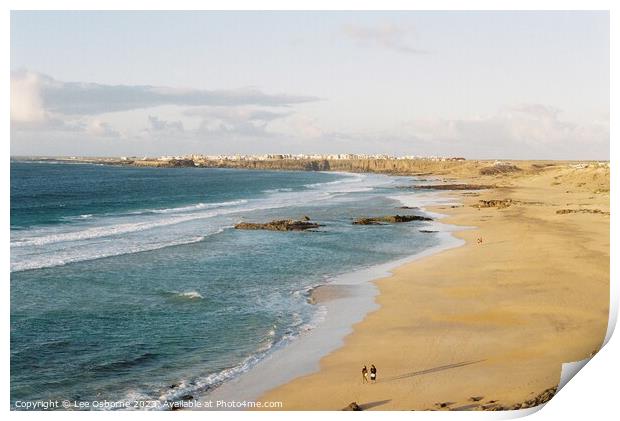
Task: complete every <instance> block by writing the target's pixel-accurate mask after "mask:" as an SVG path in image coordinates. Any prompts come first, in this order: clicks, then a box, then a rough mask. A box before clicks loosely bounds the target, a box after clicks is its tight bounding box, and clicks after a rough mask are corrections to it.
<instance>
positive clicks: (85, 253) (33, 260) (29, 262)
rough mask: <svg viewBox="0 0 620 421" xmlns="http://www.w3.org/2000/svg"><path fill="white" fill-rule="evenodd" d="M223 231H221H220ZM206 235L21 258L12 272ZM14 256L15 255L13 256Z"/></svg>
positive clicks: (158, 246)
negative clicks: (121, 247)
mask: <svg viewBox="0 0 620 421" xmlns="http://www.w3.org/2000/svg"><path fill="white" fill-rule="evenodd" d="M220 232H221V231H220ZM204 238H205V237H203V236H199V237H191V238H185V239H179V240H173V241H169V242H160V243H142V244H135V245H134V247H130V248H125V249H116V250H114V249H108V250H103V251H97V249H96V248H95V249H83V250H82V251H81V252H77V253H76V252H74V251H69V252H64V253H63V252H56V253H54V254H42V255H38V256H31V257H30V258H28V257H26V258H23V259H19V260H17V261H15V262H13V261H11V272H20V271H24V270H31V269H42V268H48V267H54V266H63V265H66V264H69V263H75V262H81V261H85V260H95V259H102V258H104V257H112V256H121V255H124V254H132V253H140V252H145V251H153V250H159V249H162V248H166V247H174V246H180V245H185V244H192V243H197V242H199V241H202V240H204ZM11 257H13V256H11Z"/></svg>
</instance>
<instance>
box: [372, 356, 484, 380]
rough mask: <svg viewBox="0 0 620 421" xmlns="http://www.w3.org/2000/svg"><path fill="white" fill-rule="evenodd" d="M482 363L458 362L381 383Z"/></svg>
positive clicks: (395, 377) (389, 378)
mask: <svg viewBox="0 0 620 421" xmlns="http://www.w3.org/2000/svg"><path fill="white" fill-rule="evenodd" d="M483 361H484V360H478V361H463V362H460V363H454V364H447V365H442V366H439V367H433V368H427V369H426V370H420V371H413V372H411V373H405V374H401V375H399V376H394V377H387V378H385V379H383V380H382V381H383V382H391V381H393V380H400V379H406V378H408V377H414V376H421V375H423V374H431V373H436V372H438V371H444V370H450V369H453V368H459V367H465V366H466V365H472V364H478V363H481V362H483Z"/></svg>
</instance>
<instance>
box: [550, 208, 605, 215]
mask: <svg viewBox="0 0 620 421" xmlns="http://www.w3.org/2000/svg"><path fill="white" fill-rule="evenodd" d="M555 213H557V214H558V215H564V214H567V213H600V214H601V215H609V212H605V211H602V210H600V209H559V210H557V211H555Z"/></svg>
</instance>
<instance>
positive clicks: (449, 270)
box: [261, 163, 609, 410]
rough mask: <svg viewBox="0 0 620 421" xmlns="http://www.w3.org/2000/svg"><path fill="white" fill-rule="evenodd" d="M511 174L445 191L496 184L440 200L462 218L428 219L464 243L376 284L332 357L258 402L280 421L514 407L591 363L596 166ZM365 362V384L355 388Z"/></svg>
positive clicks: (605, 292)
mask: <svg viewBox="0 0 620 421" xmlns="http://www.w3.org/2000/svg"><path fill="white" fill-rule="evenodd" d="M519 166H520V167H521V168H520V171H514V172H507V173H500V174H492V173H491V174H487V175H480V173H479V172H478V171H475V172H474V171H473V170H472V173H470V174H459V180H449V182H450V183H452V182H466V183H477V184H487V185H494V186H496V188H493V189H488V190H478V191H457V192H446V194H449V195H450V196H452V197H455V198H457V199H458V200H460V201H461V202H462V203H463V206H461V207H456V208H454V207H451V206H442V207H439V208H436V209H431V210H432V211H436V212H440V213H444V214H447V215H448V217H447V218H445V219H444V220H443V222H447V223H450V224H457V225H462V226H469V227H473V228H472V229H469V230H463V231H459V232H457V233H455V235H456V236H457V237H459V238H462V239H463V240H465V241H466V243H465V245H464V246H462V247H459V248H456V249H451V250H447V251H444V252H442V253H440V254H437V255H434V256H430V257H426V258H424V259H421V260H419V261H415V262H413V263H410V264H407V265H405V266H403V267H400V268H398V269H397V270H395V271H394V273H393V276H390V277H389V278H386V279H381V280H378V281H377V282H376V283H377V286H378V287H379V290H380V295H379V296H378V297H377V303H378V304H379V306H380V307H379V309H378V310H377V311H375V312H373V313H371V314H369V315H368V316H367V317H366V318H365V319H364V320H363V321H362V322H360V323H358V324H357V325H355V326H354V331H353V333H352V334H350V335H349V336H348V337H347V338H346V340H345V344H344V346H343V347H341V348H340V349H338V350H336V351H334V352H333V353H331V354H329V355H327V356H326V357H324V358H323V359H322V360H321V364H320V366H321V368H320V370H319V371H318V372H316V373H313V374H310V375H308V376H304V377H301V378H298V379H296V380H294V381H292V382H290V383H288V384H285V385H283V386H281V387H278V388H276V389H274V390H271V391H270V392H268V393H266V394H265V395H264V396H262V397H261V400H262V401H267V400H269V401H282V402H283V408H282V409H284V410H340V409H343V408H344V407H346V406H348V405H349V404H350V403H351V402H357V403H358V404H359V405H360V407H361V408H362V409H364V410H367V409H371V410H428V409H446V410H447V409H452V410H459V409H460V410H481V409H487V410H489V409H507V408H518V407H520V406H528V405H529V406H531V405H532V402H533V400H535V398H536V397H537V396H539V395H540V394H541V393H542V392H544V391H545V390H548V389H550V388H554V387H555V386H556V385H557V384H558V381H559V379H560V372H561V365H562V363H564V362H569V361H576V360H581V359H584V358H587V357H589V356H591V355H593V354H594V353H596V351H597V350H598V349H599V347H600V346H601V345H602V341H603V338H604V336H605V332H606V328H607V320H608V309H609V166H608V165H605V164H602V165H601V164H597V163H593V164H589V165H570V164H566V163H561V164H555V165H552V164H544V165H540V164H536V163H521V164H519ZM484 201H491V202H484ZM493 201H495V202H493ZM480 240H481V242H480ZM325 299H329V298H328V297H327V298H325ZM370 364H375V365H376V366H377V369H378V381H377V383H376V384H362V381H361V380H362V377H361V372H360V370H361V367H362V366H363V365H368V366H370ZM548 395H549V394H548ZM548 395H547V396H548ZM528 401H530V402H529V404H528V403H527V402H528Z"/></svg>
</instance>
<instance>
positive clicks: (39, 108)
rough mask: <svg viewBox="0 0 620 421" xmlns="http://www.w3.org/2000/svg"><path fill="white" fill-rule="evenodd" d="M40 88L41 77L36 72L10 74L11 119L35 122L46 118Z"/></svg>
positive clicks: (27, 122) (20, 121) (17, 121)
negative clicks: (14, 75)
mask: <svg viewBox="0 0 620 421" xmlns="http://www.w3.org/2000/svg"><path fill="white" fill-rule="evenodd" d="M40 90H41V79H40V78H39V77H38V75H37V74H35V73H23V74H19V75H16V77H13V75H11V121H13V122H16V123H24V124H29V123H33V124H37V123H43V122H45V121H46V120H47V119H48V115H47V112H46V111H45V109H44V108H43V100H42V98H41V94H40Z"/></svg>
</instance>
